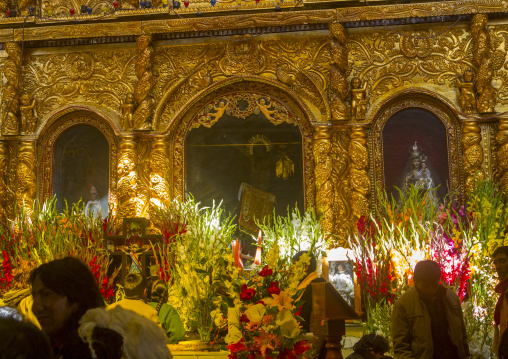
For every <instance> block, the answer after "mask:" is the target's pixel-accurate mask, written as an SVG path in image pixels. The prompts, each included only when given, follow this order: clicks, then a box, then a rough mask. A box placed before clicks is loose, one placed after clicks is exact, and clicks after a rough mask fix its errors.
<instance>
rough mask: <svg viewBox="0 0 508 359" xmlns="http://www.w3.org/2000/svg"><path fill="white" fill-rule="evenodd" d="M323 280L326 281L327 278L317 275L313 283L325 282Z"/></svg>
mask: <svg viewBox="0 0 508 359" xmlns="http://www.w3.org/2000/svg"><path fill="white" fill-rule="evenodd" d="M323 282H326V280H325V279H324V278H322V277H317V278H316V279H314V280H313V281H312V282H311V283H323Z"/></svg>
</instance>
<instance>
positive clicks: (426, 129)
mask: <svg viewBox="0 0 508 359" xmlns="http://www.w3.org/2000/svg"><path fill="white" fill-rule="evenodd" d="M415 141H416V142H417V143H418V146H419V147H420V148H421V151H422V152H423V154H425V155H426V156H427V164H428V167H429V169H430V171H431V175H432V179H433V180H434V185H435V186H437V185H440V186H439V189H438V196H439V197H440V198H441V199H443V198H444V197H445V196H446V194H447V193H448V185H447V184H448V179H449V177H448V176H449V172H448V149H447V148H448V147H447V141H446V129H445V127H444V125H443V124H442V122H441V121H440V120H439V119H438V118H437V117H436V116H435V115H434V114H432V113H430V112H428V111H425V110H422V109H418V108H411V109H405V110H402V111H400V112H397V113H396V114H395V115H393V116H392V117H391V118H390V119H389V120H388V122H387V123H386V125H385V127H384V129H383V155H384V173H385V188H386V191H387V192H388V193H394V194H395V189H394V186H397V187H399V188H400V182H401V181H400V179H401V176H402V173H403V171H404V169H405V167H406V166H407V162H408V160H409V157H410V155H411V152H410V150H411V148H412V146H413V145H414V143H415Z"/></svg>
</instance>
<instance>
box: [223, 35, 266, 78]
mask: <svg viewBox="0 0 508 359" xmlns="http://www.w3.org/2000/svg"><path fill="white" fill-rule="evenodd" d="M263 60H264V56H260V54H259V49H258V43H257V42H254V41H253V40H252V38H251V37H250V36H234V37H233V39H231V40H230V41H228V43H227V45H226V56H224V57H223V58H222V59H221V61H220V62H219V67H220V69H221V70H222V71H223V72H224V74H225V75H227V76H231V75H237V74H251V75H255V74H258V73H259V72H260V71H261V70H262V66H263V63H264V61H263Z"/></svg>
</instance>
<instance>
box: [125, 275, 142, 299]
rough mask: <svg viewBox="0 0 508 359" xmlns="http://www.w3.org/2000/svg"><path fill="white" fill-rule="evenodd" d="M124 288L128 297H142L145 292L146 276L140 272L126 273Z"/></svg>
mask: <svg viewBox="0 0 508 359" xmlns="http://www.w3.org/2000/svg"><path fill="white" fill-rule="evenodd" d="M124 290H125V296H126V297H127V298H128V299H142V298H143V296H144V295H145V294H146V291H145V290H146V278H145V277H144V276H143V275H142V274H141V273H129V274H127V275H126V276H125V286H124Z"/></svg>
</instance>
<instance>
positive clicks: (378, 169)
mask: <svg viewBox="0 0 508 359" xmlns="http://www.w3.org/2000/svg"><path fill="white" fill-rule="evenodd" d="M409 108H418V109H423V110H427V111H429V112H430V113H432V114H434V115H435V116H436V117H437V118H438V119H439V120H440V121H441V123H442V124H443V126H444V127H445V131H446V141H447V147H448V171H449V180H450V182H449V186H450V191H462V184H463V173H462V168H461V158H462V150H461V146H460V140H461V125H460V122H459V119H458V118H457V116H456V115H455V112H454V111H453V109H452V107H451V106H449V104H448V103H447V101H446V100H444V99H442V98H440V97H439V96H438V95H437V94H435V93H432V92H429V91H424V90H421V91H415V90H404V91H401V92H399V93H398V94H396V95H394V96H392V97H390V98H388V99H387V100H386V101H384V102H383V103H381V104H380V105H379V106H378V107H377V109H376V110H375V111H373V114H374V115H373V117H372V121H371V131H370V134H369V143H370V148H369V157H370V158H371V163H372V166H371V169H370V170H371V173H370V176H371V178H372V179H373V181H372V188H371V191H372V192H371V193H376V186H377V187H379V188H384V187H385V173H384V151H383V129H384V127H385V125H386V123H387V122H388V120H389V119H390V118H391V117H392V116H393V115H395V114H396V113H397V112H400V111H402V110H405V109H409ZM373 197H375V196H373ZM373 201H374V202H375V198H373Z"/></svg>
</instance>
